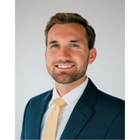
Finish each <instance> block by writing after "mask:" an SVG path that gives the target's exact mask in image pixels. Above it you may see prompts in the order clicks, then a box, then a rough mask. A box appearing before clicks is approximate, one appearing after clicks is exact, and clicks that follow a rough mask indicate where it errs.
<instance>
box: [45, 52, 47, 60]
mask: <svg viewBox="0 0 140 140" xmlns="http://www.w3.org/2000/svg"><path fill="white" fill-rule="evenodd" d="M45 60H46V61H47V49H45Z"/></svg>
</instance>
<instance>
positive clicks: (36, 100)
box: [27, 90, 52, 108]
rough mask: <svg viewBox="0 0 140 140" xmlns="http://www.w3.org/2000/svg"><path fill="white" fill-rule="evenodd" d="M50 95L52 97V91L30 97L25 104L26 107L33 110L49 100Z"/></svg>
mask: <svg viewBox="0 0 140 140" xmlns="http://www.w3.org/2000/svg"><path fill="white" fill-rule="evenodd" d="M51 95H52V90H49V91H46V92H44V93H41V94H39V95H37V96H35V97H32V98H31V99H30V100H29V101H28V103H27V106H30V107H32V108H35V107H37V106H40V104H41V103H42V102H46V100H50V98H51Z"/></svg>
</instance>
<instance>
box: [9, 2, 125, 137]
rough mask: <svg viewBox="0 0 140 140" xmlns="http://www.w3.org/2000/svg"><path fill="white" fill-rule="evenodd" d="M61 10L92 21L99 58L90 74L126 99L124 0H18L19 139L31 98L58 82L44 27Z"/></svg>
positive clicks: (99, 83) (90, 66)
mask: <svg viewBox="0 0 140 140" xmlns="http://www.w3.org/2000/svg"><path fill="white" fill-rule="evenodd" d="M57 12H72V13H74V12H76V13H79V14H80V15H82V16H83V17H84V18H86V19H87V20H88V22H89V23H90V25H92V27H93V28H94V29H95V32H96V35H97V37H96V42H95V48H96V49H97V58H96V60H95V61H94V63H93V64H91V65H89V68H88V71H87V76H89V77H90V78H91V79H92V81H93V82H94V83H95V85H96V86H97V87H98V89H100V90H102V91H104V92H106V93H108V94H110V95H113V96H116V97H119V98H121V99H124V84H125V83H124V75H125V74H124V0H40V1H39V0H16V26H15V29H16V30H15V34H16V40H15V44H16V48H15V50H16V56H15V57H16V66H15V69H16V71H15V75H16V77H15V82H16V87H15V90H16V103H15V106H16V110H15V111H16V114H15V119H16V125H15V128H16V131H15V132H16V135H15V136H16V139H19V138H20V134H21V127H22V119H23V113H24V108H25V105H26V104H27V102H28V100H29V99H30V98H31V97H33V96H36V95H38V94H40V93H43V92H45V91H47V90H50V89H51V88H52V87H53V85H54V81H53V80H52V78H51V77H50V76H49V74H48V73H47V70H46V64H45V58H44V52H45V47H46V46H45V36H44V29H45V26H46V23H47V21H48V20H49V19H50V17H51V16H52V15H54V14H55V13H57ZM9 24H10V21H9Z"/></svg>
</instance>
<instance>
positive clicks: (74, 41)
mask: <svg viewBox="0 0 140 140" xmlns="http://www.w3.org/2000/svg"><path fill="white" fill-rule="evenodd" d="M70 42H72V43H76V42H79V41H78V40H70Z"/></svg>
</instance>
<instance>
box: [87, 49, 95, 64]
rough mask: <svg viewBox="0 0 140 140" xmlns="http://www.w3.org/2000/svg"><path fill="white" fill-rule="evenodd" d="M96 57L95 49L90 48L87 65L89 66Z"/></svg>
mask: <svg viewBox="0 0 140 140" xmlns="http://www.w3.org/2000/svg"><path fill="white" fill-rule="evenodd" d="M96 56H97V51H96V49H95V48H92V49H91V50H90V54H89V61H88V64H91V63H92V62H93V61H94V60H95V58H96Z"/></svg>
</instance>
